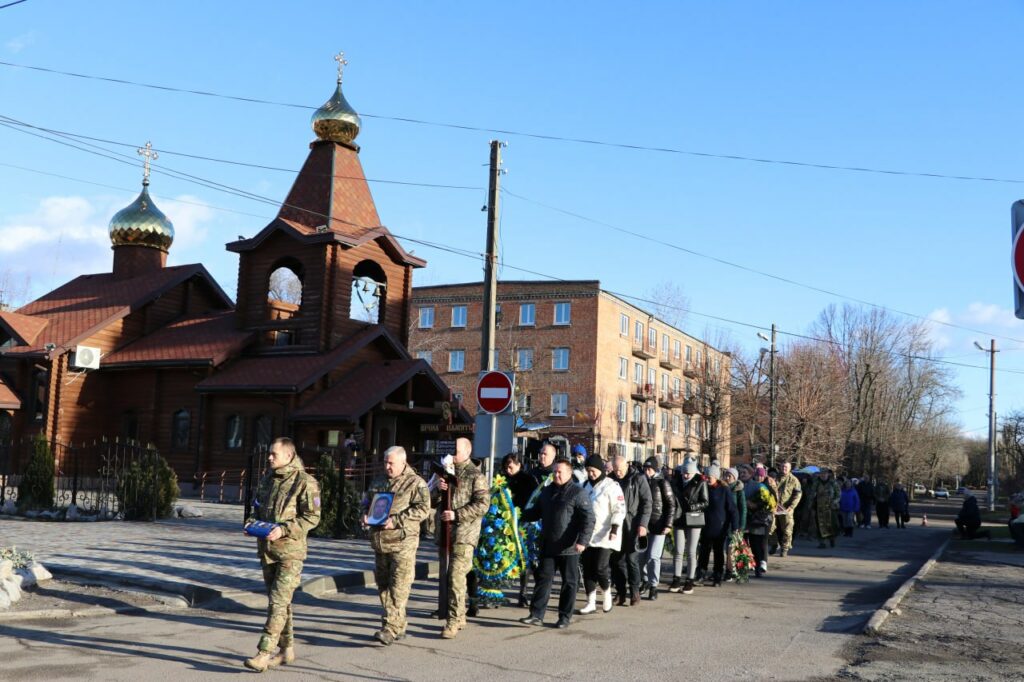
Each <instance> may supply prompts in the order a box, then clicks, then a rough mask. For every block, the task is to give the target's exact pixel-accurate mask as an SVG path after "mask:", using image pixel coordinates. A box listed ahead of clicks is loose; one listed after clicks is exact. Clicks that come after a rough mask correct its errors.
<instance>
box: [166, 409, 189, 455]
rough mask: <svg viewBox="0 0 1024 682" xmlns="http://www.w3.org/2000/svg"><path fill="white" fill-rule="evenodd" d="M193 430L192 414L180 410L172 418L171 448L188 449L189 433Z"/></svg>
mask: <svg viewBox="0 0 1024 682" xmlns="http://www.w3.org/2000/svg"><path fill="white" fill-rule="evenodd" d="M191 430H192V414H191V413H190V412H189V411H188V410H185V409H182V410H178V411H177V412H175V413H174V416H173V417H171V448H172V449H174V450H186V449H188V439H189V432H190V431H191Z"/></svg>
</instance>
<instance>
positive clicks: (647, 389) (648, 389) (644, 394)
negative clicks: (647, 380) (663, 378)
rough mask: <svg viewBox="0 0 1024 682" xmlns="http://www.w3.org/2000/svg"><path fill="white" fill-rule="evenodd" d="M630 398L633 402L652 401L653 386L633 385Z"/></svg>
mask: <svg viewBox="0 0 1024 682" xmlns="http://www.w3.org/2000/svg"><path fill="white" fill-rule="evenodd" d="M630 396H632V398H633V400H653V399H654V384H637V383H634V384H633V389H632V391H631V392H630Z"/></svg>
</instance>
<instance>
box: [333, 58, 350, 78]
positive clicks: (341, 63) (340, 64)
mask: <svg viewBox="0 0 1024 682" xmlns="http://www.w3.org/2000/svg"><path fill="white" fill-rule="evenodd" d="M334 61H336V62H338V82H339V83H340V82H341V72H342V71H344V70H345V65H346V64H348V60H347V59H345V52H344V51H342V52H339V53H338V54H336V55H335V56H334Z"/></svg>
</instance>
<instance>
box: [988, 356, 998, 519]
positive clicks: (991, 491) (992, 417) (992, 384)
mask: <svg viewBox="0 0 1024 682" xmlns="http://www.w3.org/2000/svg"><path fill="white" fill-rule="evenodd" d="M988 353H989V355H988V357H989V366H988V475H989V477H990V478H991V483H989V486H988V510H989V511H995V510H996V495H997V494H998V488H999V472H998V471H996V340H995V339H991V344H990V345H989V351H988Z"/></svg>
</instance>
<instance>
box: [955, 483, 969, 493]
mask: <svg viewBox="0 0 1024 682" xmlns="http://www.w3.org/2000/svg"><path fill="white" fill-rule="evenodd" d="M967 492H968V491H967V486H963V485H962V486H960V487H959V488H957V489H956V494H957V495H966V494H967Z"/></svg>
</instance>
